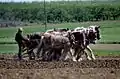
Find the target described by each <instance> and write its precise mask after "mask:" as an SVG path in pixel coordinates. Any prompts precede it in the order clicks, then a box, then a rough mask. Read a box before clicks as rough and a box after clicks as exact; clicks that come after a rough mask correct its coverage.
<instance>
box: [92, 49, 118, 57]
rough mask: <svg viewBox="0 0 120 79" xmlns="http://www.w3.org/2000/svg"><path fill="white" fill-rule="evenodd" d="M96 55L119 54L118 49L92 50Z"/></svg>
mask: <svg viewBox="0 0 120 79" xmlns="http://www.w3.org/2000/svg"><path fill="white" fill-rule="evenodd" d="M93 52H94V54H95V55H96V56H120V50H112V51H111V50H93Z"/></svg>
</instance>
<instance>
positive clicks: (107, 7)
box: [0, 1, 120, 23]
mask: <svg viewBox="0 0 120 79" xmlns="http://www.w3.org/2000/svg"><path fill="white" fill-rule="evenodd" d="M46 14H47V22H48V23H62V22H83V21H101V20H118V19H120V4H119V3H118V4H117V3H116V4H111V3H108V4H107V2H106V3H97V2H94V3H91V2H81V1H79V2H76V1H74V2H69V1H68V2H64V1H63V2H47V3H46ZM0 20H1V21H22V22H30V23H33V22H44V20H45V14H44V4H43V2H41V3H37V2H34V3H0Z"/></svg>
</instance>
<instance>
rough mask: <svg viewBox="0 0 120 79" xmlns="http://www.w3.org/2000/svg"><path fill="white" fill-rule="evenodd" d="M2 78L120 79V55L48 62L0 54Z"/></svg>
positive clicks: (0, 78) (0, 76)
mask: <svg viewBox="0 0 120 79" xmlns="http://www.w3.org/2000/svg"><path fill="white" fill-rule="evenodd" d="M0 79H120V57H119V56H116V57H112V56H111V57H105V56H104V57H97V59H96V60H94V61H88V60H83V61H81V62H72V61H64V62H63V61H51V62H47V61H40V60H31V61H30V60H21V61H19V60H17V59H15V58H14V56H13V55H10V54H9V55H0Z"/></svg>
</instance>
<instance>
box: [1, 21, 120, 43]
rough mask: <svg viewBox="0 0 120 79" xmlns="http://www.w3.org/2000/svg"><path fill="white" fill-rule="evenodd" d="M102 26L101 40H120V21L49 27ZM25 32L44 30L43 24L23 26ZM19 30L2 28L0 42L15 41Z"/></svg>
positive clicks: (49, 25) (63, 24)
mask: <svg viewBox="0 0 120 79" xmlns="http://www.w3.org/2000/svg"><path fill="white" fill-rule="evenodd" d="M94 24H96V25H100V26H101V36H102V38H101V40H100V42H120V36H119V34H120V21H101V22H81V23H62V24H48V27H47V29H50V28H53V27H55V28H67V27H68V28H71V29H72V28H75V27H81V26H84V27H87V26H89V25H94ZM23 28H24V34H27V33H33V32H44V31H45V30H44V26H43V25H32V26H27V27H23ZM16 32H17V28H13V27H12V28H0V42H15V41H14V36H15V33H16Z"/></svg>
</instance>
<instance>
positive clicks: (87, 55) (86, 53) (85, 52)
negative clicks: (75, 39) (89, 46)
mask: <svg viewBox="0 0 120 79" xmlns="http://www.w3.org/2000/svg"><path fill="white" fill-rule="evenodd" d="M84 54H85V56H86V58H87V60H92V59H91V58H90V56H89V54H88V52H87V51H86V50H84Z"/></svg>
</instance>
